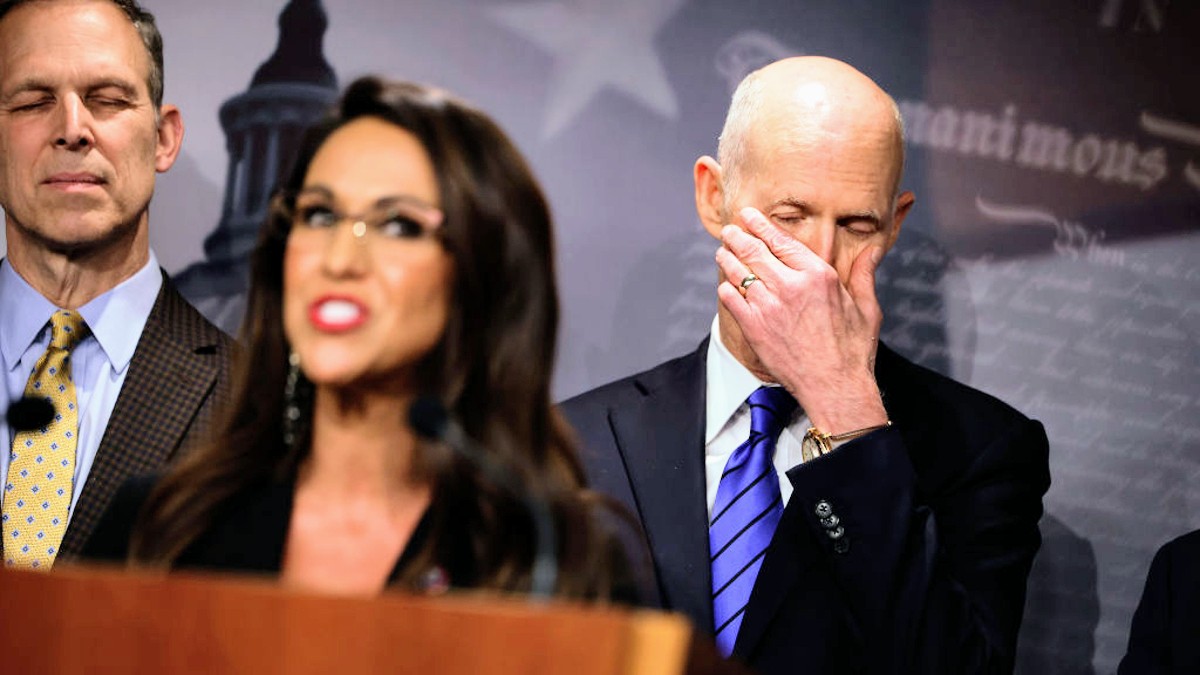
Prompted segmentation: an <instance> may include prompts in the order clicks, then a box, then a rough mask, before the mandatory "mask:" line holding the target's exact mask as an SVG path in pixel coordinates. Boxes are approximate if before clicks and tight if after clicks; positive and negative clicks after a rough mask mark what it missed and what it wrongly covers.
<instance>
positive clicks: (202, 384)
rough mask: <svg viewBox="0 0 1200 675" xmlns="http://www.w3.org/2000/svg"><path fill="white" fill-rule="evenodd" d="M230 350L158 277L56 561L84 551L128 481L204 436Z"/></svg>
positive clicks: (221, 399) (225, 388) (222, 390)
mask: <svg viewBox="0 0 1200 675" xmlns="http://www.w3.org/2000/svg"><path fill="white" fill-rule="evenodd" d="M233 350H234V342H233V340H232V339H231V338H230V337H229V336H228V335H226V334H225V333H223V332H221V330H220V329H218V328H217V327H215V326H213V325H212V324H211V323H209V322H208V320H206V319H205V318H204V317H203V316H201V315H200V313H199V312H197V311H196V309H195V308H194V307H192V306H191V305H189V304H188V302H187V301H186V300H184V299H183V296H181V295H180V294H179V292H178V291H177V290H175V287H174V285H172V284H171V282H170V280H169V279H167V278H166V273H165V272H164V273H163V285H162V289H161V290H160V291H159V293H158V298H157V299H156V300H155V301H154V307H153V309H151V310H150V316H149V318H148V319H147V320H146V327H145V329H143V331H142V337H141V338H140V339H139V340H138V345H137V349H136V350H135V351H134V353H133V360H132V361H130V363H129V372H128V373H127V374H126V376H125V382H124V384H122V385H121V393H120V394H119V395H118V396H117V403H116V405H115V406H113V411H112V416H111V417H110V418H109V421H108V428H107V429H105V431H104V438H103V439H101V441H100V447H99V449H98V450H97V452H96V459H95V462H94V463H93V464H92V470H91V472H90V473H89V474H88V477H87V481H86V482H85V483H84V485H83V493H82V494H81V495H80V496H79V502H78V503H77V504H76V506H75V512H74V513H73V514H72V515H71V522H70V524H69V525H68V526H67V532H66V534H65V535H64V536H63V542H62V547H61V549H60V551H59V559H60V560H67V559H70V558H73V557H75V556H76V555H77V554H78V553H79V551H80V550H82V548H83V545H84V544H85V543H87V540H88V537H89V536H90V535H91V534H92V530H93V529H94V528H95V527H96V523H97V521H99V519H100V516H101V514H103V513H104V510H105V509H106V508H108V504H109V502H110V501H112V498H113V495H114V494H116V491H117V488H119V487H120V486H121V484H122V483H124V482H125V480H126V479H127V478H129V477H131V476H135V475H139V474H145V473H149V472H154V471H158V470H160V469H161V467H162V466H163V465H164V464H165V463H167V462H168V461H170V460H172V459H174V458H175V457H176V456H177V455H178V454H179V452H180V450H181V449H183V448H186V447H187V446H189V445H190V444H191V443H194V442H196V441H197V440H198V439H200V438H201V437H202V434H203V433H204V432H205V431H207V428H208V426H209V422H210V421H211V420H212V417H213V413H214V411H215V409H217V408H218V407H219V406H220V405H222V404H224V403H225V401H226V400H228V397H229V366H230V357H231V355H232V352H233ZM76 489H78V486H76Z"/></svg>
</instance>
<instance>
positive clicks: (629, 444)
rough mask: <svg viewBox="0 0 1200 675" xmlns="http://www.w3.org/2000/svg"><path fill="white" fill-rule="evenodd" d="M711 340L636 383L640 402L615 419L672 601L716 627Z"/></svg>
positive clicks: (615, 411) (615, 431)
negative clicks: (707, 419)
mask: <svg viewBox="0 0 1200 675" xmlns="http://www.w3.org/2000/svg"><path fill="white" fill-rule="evenodd" d="M707 347H708V342H707V340H706V341H705V342H704V343H702V344H701V345H700V348H699V349H698V350H697V351H696V352H694V353H693V354H691V355H690V356H688V357H685V358H683V359H680V360H679V361H677V362H675V363H674V364H672V366H673V367H670V368H668V369H658V370H655V371H651V372H650V373H647V374H645V375H643V376H642V377H640V378H639V379H638V380H637V381H636V383H635V385H636V387H637V388H638V393H640V394H641V396H642V398H641V400H639V401H637V404H636V405H632V406H623V407H620V408H612V409H610V410H609V421H610V424H611V425H612V429H613V434H614V436H615V437H616V441H617V447H618V448H619V449H620V451H621V457H622V460H623V461H624V463H625V468H626V471H627V472H628V474H629V480H630V484H631V485H632V488H633V493H634V499H635V500H636V501H637V507H638V510H639V512H640V514H639V515H640V516H641V520H642V524H643V526H644V527H645V530H646V536H647V537H648V539H649V541H650V548H651V550H652V551H653V555H654V559H655V561H654V562H655V567H656V568H657V570H658V573H659V579H660V583H661V584H662V590H663V595H664V601H665V603H666V606H667V607H669V608H670V609H673V610H675V611H680V612H683V613H685V614H687V615H688V616H690V617H692V618H693V619H694V620H696V621H697V622H698V624H699V625H700V626H702V627H704V628H706V629H707V630H710V631H711V630H712V602H711V599H710V593H711V581H710V578H711V577H710V569H709V562H708V536H707V532H708V517H707V516H708V512H707V508H706V506H705V490H704V485H705V482H704V480H705V479H704V358H705V354H706V352H707Z"/></svg>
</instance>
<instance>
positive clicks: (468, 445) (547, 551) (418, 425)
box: [408, 396, 558, 600]
mask: <svg viewBox="0 0 1200 675" xmlns="http://www.w3.org/2000/svg"><path fill="white" fill-rule="evenodd" d="M408 423H409V424H410V425H411V426H412V428H413V430H414V431H416V432H417V435H418V436H420V437H421V438H423V439H425V440H428V441H434V442H440V443H445V444H446V446H447V447H449V448H450V450H451V451H453V452H455V453H456V454H458V455H459V456H460V457H463V458H465V459H466V460H467V461H468V462H470V463H471V465H472V466H474V467H475V468H477V469H479V471H480V473H482V474H483V475H484V476H485V477H486V478H487V479H488V480H490V481H491V482H492V483H493V484H495V485H498V486H500V487H501V488H503V489H504V490H507V491H508V492H509V493H510V494H512V495H514V496H516V497H517V498H518V499H520V500H521V503H522V504H524V505H525V508H526V509H527V510H528V511H529V516H530V518H532V519H533V531H534V537H535V538H536V541H535V547H534V555H533V569H532V571H531V574H530V576H531V582H530V588H529V593H530V595H531V596H532V597H534V598H537V599H539V600H542V599H546V598H549V597H550V596H551V595H553V593H554V586H555V584H556V583H557V582H558V537H557V534H556V533H555V531H554V518H553V516H552V515H551V513H550V506H549V504H548V503H547V502H546V500H545V499H544V498H543V497H541V496H540V495H537V494H533V493H530V492H528V491H526V490H525V489H524V487H523V486H522V485H521V484H520V482H519V481H518V480H517V478H516V476H515V475H513V472H512V471H510V470H509V469H508V468H507V467H505V466H504V465H502V464H501V463H500V462H497V461H496V460H495V459H494V458H492V456H491V455H489V454H488V453H487V452H486V451H485V450H484V449H483V448H482V447H481V446H480V445H479V444H478V443H476V442H475V441H474V439H472V438H471V437H470V436H469V435H467V432H466V430H465V429H463V428H462V425H461V424H459V422H458V420H457V419H455V418H454V417H453V416H452V415H450V413H449V411H447V410H446V407H445V406H443V405H442V403H441V401H438V400H437V399H435V398H432V397H428V396H422V397H420V398H418V399H417V400H416V401H413V403H412V405H411V406H410V407H409V409H408Z"/></svg>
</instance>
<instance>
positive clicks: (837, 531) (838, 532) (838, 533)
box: [825, 525, 846, 539]
mask: <svg viewBox="0 0 1200 675" xmlns="http://www.w3.org/2000/svg"><path fill="white" fill-rule="evenodd" d="M825 534H827V535H829V538H830V539H841V538H842V537H843V536H844V535H845V534H846V530H845V528H843V527H841V526H840V525H839V526H838V527H835V528H833V529H832V530H827V531H826V532H825Z"/></svg>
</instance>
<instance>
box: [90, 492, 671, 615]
mask: <svg viewBox="0 0 1200 675" xmlns="http://www.w3.org/2000/svg"><path fill="white" fill-rule="evenodd" d="M157 480H158V476H154V475H147V476H139V477H136V478H133V479H131V480H129V481H126V483H125V484H124V485H122V486H121V488H120V490H118V492H117V494H116V496H115V498H114V499H113V501H112V504H111V506H110V507H109V509H108V511H106V512H105V513H104V515H103V517H102V518H101V519H100V522H99V524H98V525H97V526H96V529H95V532H94V534H93V535H92V538H91V539H90V540H89V541H88V542H87V545H86V546H85V547H84V549H83V553H82V557H83V558H85V559H87V560H92V561H99V562H123V561H125V560H126V558H127V557H128V554H129V544H130V538H131V536H132V534H133V528H134V524H135V523H136V522H137V518H138V515H139V513H140V511H141V509H142V506H143V504H144V503H145V501H146V498H147V497H149V495H150V492H151V490H152V489H153V487H154V484H155V482H156V481H157ZM295 492H296V484H295V481H294V480H285V481H276V482H262V483H259V484H257V485H252V486H250V487H248V488H247V489H245V490H242V491H241V492H240V493H239V494H237V495H235V496H234V497H233V498H232V499H230V500H229V501H228V502H227V503H226V504H224V505H223V506H222V507H221V508H220V509H218V510H217V511H216V513H215V515H214V517H213V521H212V522H211V523H210V525H209V527H208V528H207V529H206V530H205V531H204V533H203V534H201V535H200V537H198V538H197V539H196V540H195V541H194V542H192V543H191V544H190V545H189V546H188V547H187V548H186V549H184V551H183V552H182V553H181V554H180V555H179V557H178V558H177V559H176V560H175V563H174V565H173V567H174V568H175V569H180V570H200V571H210V572H227V573H237V574H259V575H262V576H267V577H274V576H277V575H278V573H279V572H280V570H282V569H283V554H284V551H285V549H286V546H287V534H288V528H289V526H290V524H291V520H292V508H293V506H294V497H295ZM596 515H597V517H600V516H601V515H603V512H599V511H598V512H597V514H596ZM444 517H445V518H446V522H447V523H449V528H450V532H451V534H450V536H447V537H445V539H444V540H443V541H441V542H439V544H438V548H437V551H436V552H435V558H436V559H435V560H434V562H433V566H432V567H431V568H429V569H428V570H425V572H424V574H423V575H422V579H427V580H428V583H429V585H430V586H433V587H438V588H441V587H442V586H443V585H448V586H452V587H454V588H459V589H466V588H475V587H477V586H478V585H479V573H478V569H477V566H476V564H475V560H476V553H475V551H474V550H473V549H472V544H471V540H470V538H469V537H468V536H467V532H466V531H465V526H462V525H460V524H459V523H461V520H460V519H458V518H457V517H456V516H455V510H454V508H453V507H450V508H448V509H447V510H446V512H445V514H444ZM433 520H434V516H433V515H431V510H426V512H425V514H424V515H422V517H421V520H420V521H419V522H418V523H417V527H416V529H415V530H414V531H413V534H412V536H411V537H409V540H408V543H407V544H405V546H404V551H403V552H402V553H401V554H400V557H399V558H397V559H396V562H395V564H394V565H393V567H392V571H391V573H390V574H389V575H388V581H387V583H388V584H389V585H391V584H394V583H395V582H396V581H397V580H398V579H399V578H400V575H401V573H402V572H404V571H405V570H406V569H407V568H408V567H409V566H410V564H411V563H412V561H413V560H414V559H415V558H416V556H417V555H418V554H419V553H420V551H421V550H422V549H423V548H424V546H425V543H426V541H427V540H428V538H429V536H430V533H431V531H432V526H433ZM605 525H606V526H608V525H611V526H612V527H614V528H619V527H620V523H605ZM456 528H457V529H456ZM631 529H632V528H630V527H625V528H624V529H623V530H621V529H614V538H613V540H612V542H611V544H612V545H611V546H610V547H609V550H608V551H607V554H608V555H609V556H610V559H609V564H610V569H611V573H612V589H611V594H610V596H609V598H608V599H609V600H610V601H611V602H614V603H617V604H622V605H646V604H648V602H647V596H648V594H649V593H648V591H647V589H646V586H647V585H649V582H648V580H647V577H648V576H649V574H648V573H643V572H642V570H641V566H640V565H637V564H636V563H637V562H639V561H641V560H643V559H646V560H648V559H649V554H648V553H644V555H638V554H639V553H643V552H644V548H637V546H642V547H644V544H643V543H641V539H640V538H638V539H637V541H636V542H635V541H634V540H633V537H632V536H631V535H632V533H630V532H626V530H631ZM459 531H462V535H461V536H458V532H459ZM560 531H561V530H560ZM560 544H561V542H560ZM560 548H561V547H560Z"/></svg>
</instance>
